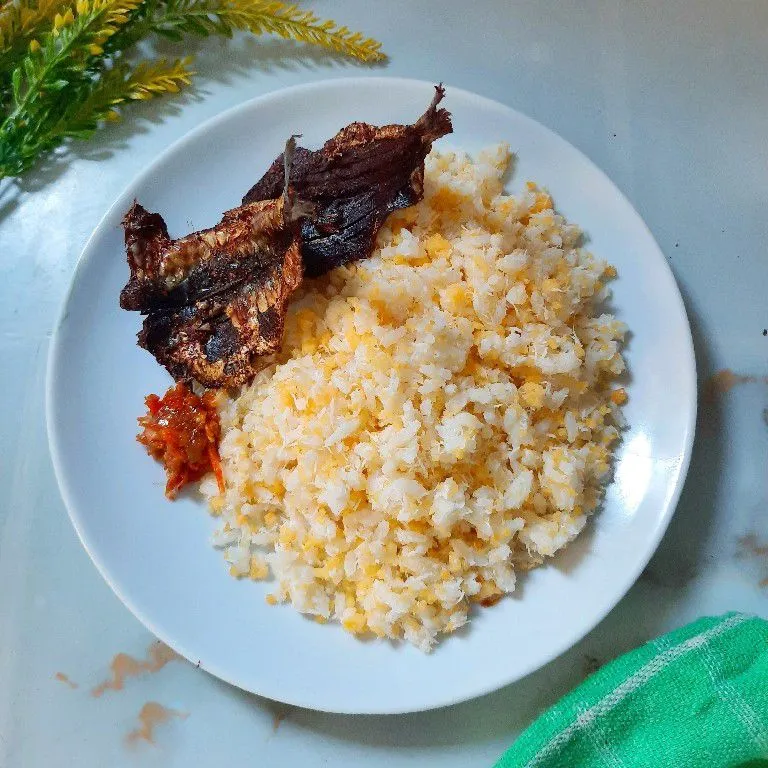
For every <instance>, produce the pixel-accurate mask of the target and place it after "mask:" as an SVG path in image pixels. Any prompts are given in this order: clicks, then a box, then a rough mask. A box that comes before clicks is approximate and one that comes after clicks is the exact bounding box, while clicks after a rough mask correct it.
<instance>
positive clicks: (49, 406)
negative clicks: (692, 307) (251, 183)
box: [45, 76, 698, 715]
mask: <svg viewBox="0 0 768 768" xmlns="http://www.w3.org/2000/svg"><path fill="white" fill-rule="evenodd" d="M371 83H378V84H379V85H385V84H386V85H390V86H393V87H397V86H403V87H414V86H416V87H422V88H426V87H434V85H435V84H434V83H433V82H432V81H428V80H420V79H415V78H405V77H386V76H371V77H368V76H357V77H339V78H325V79H322V80H315V81H311V82H308V83H301V84H298V85H293V86H289V87H284V88H276V89H273V90H270V91H268V92H266V93H264V94H261V95H259V96H256V97H253V98H249V99H246V100H244V101H242V102H240V103H238V104H235V105H233V106H231V107H229V108H227V109H226V110H224V111H223V112H220V113H219V114H216V115H213V116H212V117H210V118H208V119H207V120H205V121H203V122H202V123H200V124H199V125H198V126H196V127H194V128H193V129H192V130H190V131H188V132H187V133H185V134H183V135H182V136H180V137H179V138H177V139H176V140H175V141H173V142H172V143H171V144H169V145H168V146H167V147H165V148H164V149H162V150H161V151H160V152H159V153H158V154H157V155H156V156H155V157H154V158H153V159H152V161H151V162H150V163H149V164H148V165H147V167H146V168H145V169H143V170H142V171H141V172H140V173H138V174H137V175H136V176H135V177H133V178H132V179H131V180H130V181H129V182H128V184H126V185H125V186H124V187H123V189H122V191H121V192H120V193H119V194H118V195H117V196H116V198H115V199H114V200H113V202H112V203H111V204H110V205H109V206H108V207H107V210H106V211H105V213H104V214H103V216H102V217H101V218H100V219H99V222H98V223H97V225H96V226H95V227H94V229H93V231H92V232H91V234H90V235H89V237H88V238H87V240H86V242H85V243H84V245H83V247H82V249H81V251H80V255H79V256H78V258H77V261H76V263H75V266H74V269H73V270H72V273H71V277H70V279H69V282H68V287H67V290H66V291H65V293H64V296H63V298H62V300H61V304H60V306H59V310H58V313H57V316H56V321H55V323H54V325H53V329H52V333H51V340H50V345H49V348H48V354H47V360H46V369H45V420H46V434H47V440H48V450H49V454H50V457H51V463H52V465H53V470H54V475H55V477H56V482H57V485H58V488H59V493H60V495H61V498H62V501H63V502H64V506H65V508H66V510H67V514H68V517H69V519H70V522H71V523H72V526H73V528H74V529H75V532H76V534H77V536H78V539H79V540H80V543H81V544H82V546H83V548H84V549H85V551H86V552H87V554H88V556H89V557H90V559H91V561H92V562H93V564H94V565H95V567H96V569H97V571H98V572H99V574H100V575H101V577H102V578H103V579H104V581H105V582H106V583H107V584H108V585H109V587H110V589H111V590H112V591H113V592H114V593H115V595H116V596H117V597H118V599H119V600H120V601H121V602H122V603H123V605H124V606H125V607H126V608H128V610H129V611H130V612H131V613H132V614H133V615H134V616H135V617H136V618H137V619H138V620H139V622H140V623H141V624H142V625H144V627H145V628H146V629H148V630H149V631H150V632H151V633H152V634H153V635H155V636H156V637H157V638H159V639H160V640H161V641H162V642H164V643H165V644H166V645H168V646H169V647H170V648H172V649H173V650H174V651H176V652H177V653H179V654H180V655H181V656H183V657H184V658H185V659H187V660H188V661H190V663H192V664H194V663H195V662H194V661H192V656H191V655H189V654H188V653H186V652H185V649H184V645H185V643H184V641H183V640H182V641H181V642H179V640H178V638H174V639H170V638H168V636H167V635H166V633H165V632H161V631H158V630H157V629H156V627H155V623H154V622H153V621H152V620H150V619H149V618H148V617H147V616H146V615H145V613H144V611H143V610H142V609H141V608H139V607H137V606H136V605H135V604H134V602H133V600H132V599H130V598H128V597H126V595H125V594H124V593H123V590H122V589H121V587H120V586H119V585H118V584H117V583H116V582H115V581H114V580H113V579H112V577H111V576H110V572H109V569H108V568H107V566H106V565H105V563H104V562H103V561H102V560H101V558H100V556H99V555H98V554H97V552H96V551H95V550H96V548H95V547H92V546H91V545H90V544H89V542H88V539H87V536H86V534H85V533H84V531H83V529H82V527H81V525H80V521H79V514H78V513H77V511H76V508H75V506H76V505H75V504H74V502H73V500H72V494H71V491H70V489H69V484H68V481H67V478H66V476H65V473H64V470H63V467H62V461H61V458H60V455H61V448H60V445H59V443H60V436H59V434H58V430H57V426H56V423H55V422H56V419H55V418H54V417H55V414H56V407H57V406H56V402H55V396H54V389H55V387H54V382H55V380H56V375H55V373H56V369H57V367H58V365H59V358H60V354H61V350H60V346H61V338H62V332H61V331H62V327H63V325H64V324H65V322H66V320H67V317H68V314H69V304H70V299H71V296H72V293H73V292H74V288H75V285H76V283H77V281H78V278H79V276H80V274H81V272H82V270H83V269H85V267H86V265H87V264H88V263H90V261H91V260H92V259H93V258H94V253H95V249H93V247H92V245H93V243H94V241H96V240H97V239H98V238H99V237H101V236H102V234H103V232H104V230H105V229H106V228H107V227H108V226H109V221H110V220H111V219H112V218H113V217H114V214H115V211H116V209H117V208H118V207H119V206H122V205H123V204H124V198H126V197H129V196H130V194H131V191H132V190H135V189H136V188H137V187H139V186H141V185H142V184H144V183H145V182H146V181H147V180H148V179H149V178H151V177H152V175H153V173H154V170H155V168H156V167H157V165H158V164H160V163H161V162H162V161H163V160H164V159H166V158H167V157H168V156H169V155H172V154H175V153H176V152H178V151H179V150H180V149H182V148H183V147H184V145H185V144H188V143H190V142H192V141H194V140H195V139H197V138H198V137H200V136H202V135H205V134H207V133H208V132H210V131H211V130H214V129H215V128H216V127H217V126H218V125H220V124H222V123H227V122H228V121H229V120H231V119H232V118H233V117H234V116H235V115H237V114H238V113H241V112H244V111H248V110H250V109H253V108H258V106H259V105H261V104H262V103H268V102H270V101H274V100H276V99H278V98H281V97H291V96H296V95H300V94H302V93H307V92H310V91H317V90H323V89H326V88H328V87H332V88H355V87H361V86H367V85H370V84H371ZM443 85H444V87H445V89H446V92H447V93H449V94H450V93H456V94H460V95H461V96H462V97H464V98H468V99H470V100H475V101H476V102H478V103H481V104H483V105H485V106H486V107H491V108H493V109H495V110H499V109H501V110H504V111H507V112H509V113H512V114H513V115H514V116H515V117H516V118H517V119H522V120H523V121H524V122H527V123H529V124H531V125H532V127H533V128H535V129H536V130H537V131H540V132H542V133H544V134H547V135H548V136H549V137H550V138H554V139H555V140H557V141H558V142H561V143H564V144H565V145H567V146H568V148H569V149H570V151H571V152H574V153H576V155H577V156H578V157H579V159H580V160H581V162H583V163H585V164H586V165H587V166H588V167H590V169H591V171H592V172H594V173H596V174H598V175H599V176H600V177H601V178H602V181H604V182H607V184H608V185H609V187H610V188H612V190H613V192H614V194H616V195H617V196H618V197H619V198H621V201H622V202H623V203H624V204H625V206H626V208H627V212H628V213H629V214H630V215H631V216H632V217H633V218H634V219H635V223H636V224H638V225H639V226H640V227H641V228H642V230H643V231H644V233H645V235H646V236H647V238H648V239H649V243H651V244H653V246H655V248H656V250H657V252H658V255H659V257H660V258H659V259H658V262H659V265H663V268H664V269H663V274H664V275H665V277H666V279H667V281H668V282H669V284H670V287H671V288H672V292H673V296H674V298H675V299H676V303H677V305H678V306H677V309H679V311H680V312H681V315H682V319H683V320H684V321H685V322H684V325H685V331H686V333H685V334H684V340H685V342H686V350H685V354H684V355H681V362H683V363H684V367H685V371H686V373H687V376H686V377H685V378H686V381H685V382H684V383H685V389H686V394H687V397H686V398H685V399H686V400H687V402H688V412H687V414H686V415H687V419H686V422H685V430H684V435H683V436H682V442H683V451H682V455H681V456H680V463H679V466H678V468H677V473H676V478H675V481H674V487H673V488H672V493H671V494H669V496H668V497H667V500H666V504H665V506H666V510H665V512H664V515H663V517H662V518H660V519H659V523H658V525H657V526H656V527H655V529H654V530H653V531H651V532H650V535H649V536H648V538H647V539H646V547H645V550H646V551H645V552H644V554H643V556H642V557H641V558H640V559H639V560H638V563H637V566H636V567H635V568H634V569H632V570H631V571H628V572H626V573H625V575H624V576H623V578H622V579H621V586H620V588H619V589H617V590H616V592H615V599H611V600H609V601H608V604H607V607H606V606H604V607H602V608H601V609H600V610H598V611H596V612H595V614H594V616H593V617H592V618H591V619H590V621H589V622H587V625H586V627H585V628H584V629H583V631H582V630H578V631H577V632H576V634H575V635H573V636H571V635H567V638H566V639H565V641H564V642H561V643H558V644H556V645H555V646H554V649H553V650H551V652H550V653H549V654H548V655H547V657H546V658H544V659H540V660H537V661H535V662H534V663H533V664H529V665H527V666H525V667H524V668H522V671H518V672H516V673H514V674H512V675H507V676H502V677H500V678H499V679H498V680H496V681H494V682H493V683H491V684H486V685H480V686H476V687H472V686H469V687H467V689H466V690H464V691H463V692H462V693H460V694H459V695H453V696H443V697H442V698H440V699H439V700H436V701H434V702H433V703H431V704H428V705H422V706H416V707H414V706H407V705H406V706H384V707H365V708H359V707H357V708H354V709H344V708H338V707H328V708H325V707H322V706H319V705H318V704H317V703H316V702H308V701H302V700H300V699H298V698H297V697H288V698H285V699H283V698H280V699H272V697H271V696H268V695H266V694H263V693H259V692H256V691H253V690H251V689H250V688H247V687H245V686H243V685H242V684H240V683H239V682H238V681H237V680H235V679H233V678H232V677H231V676H230V675H229V674H228V673H227V672H225V671H224V670H221V669H220V668H219V667H218V665H217V664H208V663H203V664H200V665H199V668H201V669H204V670H205V671H206V672H208V673H209V674H212V675H214V676H215V677H217V678H219V679H221V680H223V681H224V682H226V683H228V684H230V685H233V686H235V687H236V688H239V689H241V690H244V691H247V692H248V693H252V694H255V695H258V696H261V697H264V698H269V699H272V700H275V701H282V702H284V703H286V704H288V705H291V706H297V707H303V708H307V709H311V710H314V711H322V712H332V713H339V714H367V715H388V714H405V713H411V712H422V711H429V710H433V709H437V708H441V707H445V706H450V705H453V704H458V703H460V702H464V701H469V700H472V699H476V698H478V697H480V696H484V695H486V694H489V693H492V692H493V691H496V690H499V689H501V688H504V687H506V686H508V685H511V684H513V683H515V682H517V681H519V680H522V679H523V678H525V677H527V676H528V675H530V674H532V673H533V672H535V671H537V670H539V669H541V668H543V667H544V666H546V665H548V664H550V663H551V662H553V661H554V660H556V659H557V658H559V657H560V656H562V655H563V654H564V653H565V652H566V651H568V650H569V649H570V648H572V647H573V646H575V645H576V644H577V643H578V642H580V641H581V640H582V639H583V638H584V637H585V636H586V635H587V634H589V633H590V632H591V631H593V630H594V629H595V628H596V627H597V626H598V625H599V624H600V623H601V622H602V621H603V620H604V619H605V617H606V616H607V615H608V614H609V613H610V612H611V611H613V610H614V609H615V608H616V607H617V606H618V604H619V603H620V602H621V601H622V600H623V598H624V597H625V596H626V594H627V592H628V591H629V590H630V589H631V587H632V586H633V585H634V584H635V582H636V581H637V579H638V577H639V576H640V574H641V573H642V571H643V570H644V568H645V567H646V565H647V564H648V562H649V561H650V560H651V558H652V557H653V555H654V553H655V552H656V550H657V549H658V547H659V544H660V543H661V540H662V539H663V537H664V534H665V533H666V531H667V528H668V527H669V524H670V522H671V520H672V517H673V516H674V514H675V511H676V509H677V505H678V502H679V500H680V496H681V494H682V491H683V488H684V486H685V482H686V478H687V475H688V470H689V467H690V462H691V456H692V453H693V444H694V439H695V433H696V419H697V410H698V397H697V371H696V356H695V348H694V344H693V335H692V331H691V324H690V319H689V317H688V312H687V310H686V306H685V302H684V300H683V296H682V293H681V291H680V287H679V285H678V283H677V280H676V279H675V276H674V273H673V271H672V269H671V267H670V265H669V263H668V262H667V259H666V258H665V257H664V252H663V251H662V249H661V247H660V246H659V244H658V243H657V241H656V238H655V237H654V236H653V233H652V232H651V230H650V228H649V227H648V225H647V224H646V223H645V221H644V220H643V218H642V217H641V216H640V214H639V213H638V212H637V210H636V209H635V207H634V205H633V204H632V202H631V201H630V200H629V199H628V198H627V196H626V195H625V194H624V192H623V191H622V190H621V189H620V188H619V187H618V185H617V184H616V183H615V182H614V181H613V180H612V179H611V178H610V177H609V176H608V175H607V174H606V173H605V172H604V171H603V170H602V169H601V168H600V167H599V166H598V165H597V164H596V163H595V162H594V161H593V160H592V159H591V158H590V157H588V156H587V155H586V154H585V153H584V152H582V151H581V150H580V149H579V148H578V147H576V146H574V145H573V144H572V143H571V142H570V141H568V140H567V139H565V138H564V137H562V136H560V135H559V134H558V133H556V132H555V131H553V130H552V129H550V128H548V127H547V126H546V125H544V124H542V123H540V122H539V121H538V120H535V119H534V118H532V117H529V116H528V115H527V114H525V113H523V112H520V111H519V110H517V109H515V108H514V107H511V106H509V105H508V104H505V103H503V102H500V101H497V100H495V99H492V98H489V97H487V96H483V95H481V94H478V93H475V92H473V91H469V90H467V89H464V88H458V87H455V86H452V85H450V84H448V85H446V84H445V83H443Z"/></svg>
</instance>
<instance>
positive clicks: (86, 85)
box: [0, 0, 383, 179]
mask: <svg viewBox="0 0 768 768" xmlns="http://www.w3.org/2000/svg"><path fill="white" fill-rule="evenodd" d="M2 2H3V0H0V179H1V178H3V177H7V176H18V175H20V174H22V173H24V172H25V171H27V170H28V169H29V168H30V167H31V166H32V165H33V164H34V163H35V161H36V160H37V158H38V157H39V156H40V155H41V154H43V153H45V152H47V151H50V150H52V149H54V148H56V147H58V146H59V145H61V143H62V142H63V141H65V140H66V139H68V138H80V139H82V138H87V137H89V136H90V135H92V134H93V132H94V131H95V130H96V129H97V128H98V127H99V126H100V125H101V124H102V123H103V122H105V121H109V120H114V119H118V118H119V116H120V108H121V107H123V106H124V105H126V104H127V103H128V102H131V101H138V100H145V99H149V98H153V97H155V96H158V95H161V94H165V93H176V92H177V91H178V90H179V89H180V88H181V87H183V86H185V85H189V83H190V78H191V76H192V75H193V72H192V71H191V69H190V63H191V60H190V59H189V58H184V59H180V60H177V61H173V62H167V61H166V60H164V59H161V60H159V61H155V62H146V61H145V62H140V63H139V64H138V65H131V64H130V59H129V56H130V51H131V49H132V48H133V46H135V45H136V43H138V42H139V41H140V40H143V39H145V38H147V37H148V36H150V35H161V36H163V37H166V38H168V39H171V40H174V41H180V40H182V39H183V38H184V37H185V36H186V35H196V36H208V35H223V36H227V37H231V35H232V34H233V32H234V31H235V30H247V31H249V32H251V33H253V34H256V35H262V34H273V35H278V36H280V37H283V38H287V39H292V40H297V41H301V42H306V43H310V44H313V45H320V46H323V47H326V48H329V49H332V50H335V51H337V52H339V53H342V54H345V55H348V56H353V57H356V58H358V59H361V60H363V61H374V60H377V59H381V58H383V54H382V53H381V52H380V44H379V43H377V42H376V41H374V40H370V39H367V38H364V37H363V36H362V35H360V34H359V33H353V32H351V31H350V30H348V29H347V28H346V27H339V26H337V25H336V24H335V23H334V22H332V21H322V20H321V19H319V18H318V17H317V16H315V15H314V14H313V13H312V12H311V11H307V10H302V9H300V8H298V7H297V6H295V5H286V4H284V3H278V2H268V1H267V0H9V2H7V3H6V4H5V5H3V4H2Z"/></svg>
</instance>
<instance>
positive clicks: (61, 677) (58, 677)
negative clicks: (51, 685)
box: [54, 672, 80, 689]
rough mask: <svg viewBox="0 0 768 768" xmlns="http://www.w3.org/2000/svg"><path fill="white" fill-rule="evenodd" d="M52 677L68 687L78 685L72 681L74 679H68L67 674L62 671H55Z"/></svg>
mask: <svg viewBox="0 0 768 768" xmlns="http://www.w3.org/2000/svg"><path fill="white" fill-rule="evenodd" d="M54 678H55V679H56V680H58V681H59V682H60V683H64V685H66V686H67V687H68V688H72V689H74V688H79V687H80V686H79V685H78V684H77V683H76V682H74V680H70V679H69V677H68V676H67V675H65V674H64V673H63V672H57V673H56V674H55V675H54Z"/></svg>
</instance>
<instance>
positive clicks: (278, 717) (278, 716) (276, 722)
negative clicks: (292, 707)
mask: <svg viewBox="0 0 768 768" xmlns="http://www.w3.org/2000/svg"><path fill="white" fill-rule="evenodd" d="M286 717H288V712H287V711H285V710H282V711H280V712H277V713H275V716H274V717H273V718H272V733H277V731H278V729H279V728H280V725H281V724H282V722H283V720H285V718H286Z"/></svg>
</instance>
